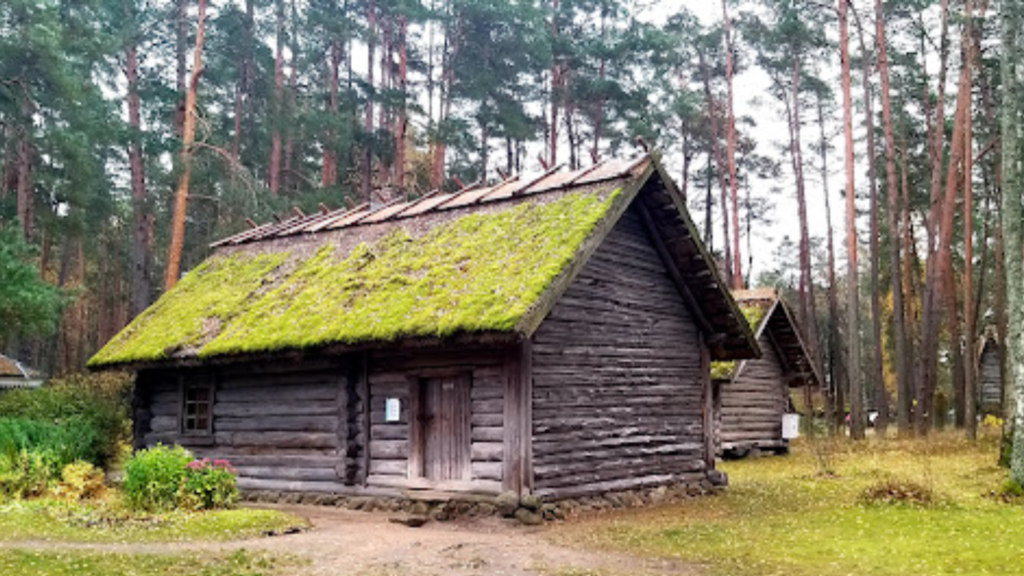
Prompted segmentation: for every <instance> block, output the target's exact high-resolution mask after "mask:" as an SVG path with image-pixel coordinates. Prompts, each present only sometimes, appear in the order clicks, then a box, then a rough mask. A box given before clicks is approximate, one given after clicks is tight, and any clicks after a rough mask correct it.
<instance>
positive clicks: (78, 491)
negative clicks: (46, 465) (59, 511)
mask: <svg viewBox="0 0 1024 576" xmlns="http://www.w3.org/2000/svg"><path fill="white" fill-rule="evenodd" d="M103 479H104V474H103V470H101V469H99V468H97V467H95V466H93V465H92V464H90V463H88V462H85V461H84V460H77V461H75V462H72V463H71V464H68V465H67V466H65V467H64V469H63V470H61V472H60V483H58V484H57V485H56V486H55V487H54V488H52V489H51V490H50V492H51V493H52V494H53V495H54V496H56V497H57V498H60V499H62V500H67V501H69V502H78V501H79V500H87V499H93V498H99V497H100V496H102V495H103V493H104V491H105V490H106V486H104V485H103Z"/></svg>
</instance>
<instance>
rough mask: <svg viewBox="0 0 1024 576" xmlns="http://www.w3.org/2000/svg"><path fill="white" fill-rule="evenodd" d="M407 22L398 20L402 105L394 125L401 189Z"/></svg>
mask: <svg viewBox="0 0 1024 576" xmlns="http://www.w3.org/2000/svg"><path fill="white" fill-rule="evenodd" d="M407 26H408V24H407V22H406V19H405V16H401V19H400V20H399V32H400V34H399V38H398V89H399V91H400V93H401V98H402V103H401V105H400V107H399V109H398V121H397V123H396V125H395V146H396V147H397V149H396V150H395V185H396V186H397V187H398V188H399V189H402V188H404V187H405V148H406V141H405V140H406V137H405V131H406V124H407V123H408V119H407V112H406V105H405V101H406V98H407V97H408V96H407V94H406V90H407V89H408V87H407V85H406V82H407V76H408V66H409V62H408V53H407V47H406V32H407Z"/></svg>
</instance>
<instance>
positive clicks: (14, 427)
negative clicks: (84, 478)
mask: <svg viewBox="0 0 1024 576" xmlns="http://www.w3.org/2000/svg"><path fill="white" fill-rule="evenodd" d="M22 452H28V453H31V454H34V455H36V456H38V457H39V458H41V459H42V461H43V463H44V465H45V467H46V468H47V471H48V474H47V475H48V477H50V478H56V477H57V475H58V474H60V471H61V470H62V469H63V468H64V466H67V465H68V464H70V463H72V462H74V461H75V460H86V461H90V462H91V461H94V460H96V459H98V458H99V455H98V454H97V452H96V430H95V429H94V428H93V427H92V426H91V425H89V424H88V423H86V422H84V421H82V420H81V419H80V418H77V417H74V418H70V419H68V420H65V421H63V422H59V423H54V422H45V421H37V420H28V419H24V418H0V459H13V458H15V457H16V456H18V455H19V454H20V453H22Z"/></svg>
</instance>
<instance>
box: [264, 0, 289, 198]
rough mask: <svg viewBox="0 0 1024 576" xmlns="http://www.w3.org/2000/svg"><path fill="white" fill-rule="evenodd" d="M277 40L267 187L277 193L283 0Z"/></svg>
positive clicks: (279, 2)
mask: <svg viewBox="0 0 1024 576" xmlns="http://www.w3.org/2000/svg"><path fill="white" fill-rule="evenodd" d="M275 12H276V14H277V34H276V37H277V41H276V49H275V54H274V105H273V107H272V109H273V111H274V113H273V118H272V119H271V136H270V159H269V161H268V162H267V166H268V168H267V187H268V188H270V193H271V194H273V195H275V196H276V195H277V194H278V192H279V191H280V188H281V124H282V123H283V121H284V36H285V33H284V0H276V2H275Z"/></svg>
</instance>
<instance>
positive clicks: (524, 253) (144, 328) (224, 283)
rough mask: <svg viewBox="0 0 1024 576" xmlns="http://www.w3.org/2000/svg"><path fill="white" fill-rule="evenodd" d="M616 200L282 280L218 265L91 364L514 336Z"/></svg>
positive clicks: (430, 238)
mask: <svg viewBox="0 0 1024 576" xmlns="http://www.w3.org/2000/svg"><path fill="white" fill-rule="evenodd" d="M618 195H619V192H618V191H615V192H612V193H611V194H610V195H604V196H605V197H602V195H600V194H598V193H582V192H580V193H573V194H568V195H566V196H564V197H562V198H560V199H558V200H555V201H552V202H549V203H543V204H542V203H537V202H525V203H521V204H518V205H515V206H512V207H510V208H508V209H506V210H502V211H499V212H494V213H487V214H484V213H477V214H469V215H466V216H463V217H460V218H458V219H456V220H453V221H451V222H448V223H445V224H441V225H438V226H436V227H435V228H433V229H431V230H429V231H427V232H426V233H425V234H424V235H423V236H422V237H419V238H413V237H411V236H410V235H409V233H408V232H406V231H405V230H404V229H401V228H396V230H395V231H394V232H393V233H392V234H390V235H388V236H387V237H385V238H383V239H382V240H380V241H378V242H376V243H375V244H374V245H372V246H370V245H366V244H362V245H359V246H358V247H357V248H356V249H355V250H353V251H351V252H350V253H345V254H339V253H337V252H336V250H335V247H334V246H333V245H332V244H325V245H324V246H323V247H322V248H321V249H320V250H319V251H318V252H317V253H316V254H315V255H314V256H312V257H310V258H308V259H307V260H306V261H304V262H301V263H297V265H296V266H294V271H292V272H291V273H289V274H284V273H280V274H279V275H280V276H282V277H280V278H278V277H276V275H278V268H279V267H280V266H281V264H282V263H284V261H285V259H286V258H287V255H285V254H274V255H263V256H242V255H235V256H228V257H214V258H211V259H210V260H208V261H207V262H206V263H204V264H203V265H202V266H200V267H199V268H197V269H196V270H195V271H193V272H192V273H191V274H189V275H188V276H187V277H186V278H185V279H183V280H182V281H181V282H180V283H179V284H178V286H176V287H175V288H174V290H172V291H171V292H169V293H168V294H166V295H165V296H164V297H163V298H161V299H160V300H159V301H158V302H157V303H156V304H155V305H154V306H153V307H152V308H150V309H149V310H147V311H146V312H145V313H144V314H143V315H141V316H140V317H139V318H138V319H137V320H136V321H134V322H133V323H132V324H131V325H129V326H128V327H127V328H126V329H125V330H124V331H123V332H122V333H121V334H119V335H118V336H117V337H116V338H114V340H112V341H111V342H110V343H109V344H108V345H107V346H106V347H104V348H103V350H101V351H100V353H99V354H97V355H96V356H95V357H94V358H93V359H92V360H91V361H90V364H91V365H92V366H99V365H106V364H112V363H119V362H138V361H150V360H160V359H163V358H166V357H168V356H169V355H170V354H172V353H173V352H174V351H176V350H183V349H191V348H194V349H195V351H196V355H198V356H200V357H209V356H217V355H225V354H237V353H249V352H267V351H273V350H280V349H302V348H308V347H313V346H321V345H326V344H335V343H341V344H354V343H360V342H366V341H392V340H396V339H400V338H405V337H446V336H451V335H454V334H457V333H466V332H481V331H499V332H505V331H511V330H512V329H513V328H514V327H515V326H516V324H517V323H518V322H519V321H520V320H521V319H522V318H523V317H524V315H525V314H526V313H527V311H529V310H530V309H531V307H533V306H534V305H535V304H536V303H537V301H538V300H539V299H540V297H541V295H542V294H543V293H544V292H545V291H546V290H547V289H548V287H549V286H550V285H551V283H552V282H553V281H554V280H555V278H557V276H558V275H559V274H560V273H561V272H562V270H563V269H565V267H566V266H567V265H568V264H569V263H570V262H571V261H572V260H573V258H574V257H575V256H576V254H577V252H578V251H579V249H580V247H581V245H582V244H583V242H584V240H585V239H586V238H587V237H588V236H589V235H590V233H591V232H592V231H593V229H594V227H595V226H596V225H597V223H598V222H600V221H601V220H602V219H603V218H604V217H605V216H606V215H607V214H608V212H609V209H610V208H611V206H612V204H613V203H614V201H615V199H616V198H617V197H618ZM288 268H292V266H290V265H289V266H288Z"/></svg>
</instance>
